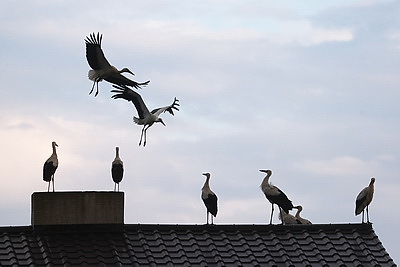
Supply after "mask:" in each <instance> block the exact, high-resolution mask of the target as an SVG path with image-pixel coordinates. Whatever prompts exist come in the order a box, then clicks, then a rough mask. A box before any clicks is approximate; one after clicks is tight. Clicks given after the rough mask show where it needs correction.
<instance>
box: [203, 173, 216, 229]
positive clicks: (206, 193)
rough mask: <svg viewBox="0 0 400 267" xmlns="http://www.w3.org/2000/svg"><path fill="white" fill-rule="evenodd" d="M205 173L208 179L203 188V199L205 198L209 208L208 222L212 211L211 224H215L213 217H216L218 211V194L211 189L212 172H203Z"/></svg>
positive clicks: (204, 200)
mask: <svg viewBox="0 0 400 267" xmlns="http://www.w3.org/2000/svg"><path fill="white" fill-rule="evenodd" d="M203 175H205V176H206V181H205V182H204V185H203V188H202V189H201V199H202V200H203V202H204V205H206V208H207V224H209V223H208V221H209V220H208V216H209V214H210V213H211V224H214V220H213V217H216V216H217V212H218V206H217V202H218V198H217V195H216V194H215V193H214V192H213V191H211V189H210V176H211V174H210V173H208V172H206V173H203Z"/></svg>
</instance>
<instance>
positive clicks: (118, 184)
mask: <svg viewBox="0 0 400 267" xmlns="http://www.w3.org/2000/svg"><path fill="white" fill-rule="evenodd" d="M117 186H118V192H119V183H118V184H117Z"/></svg>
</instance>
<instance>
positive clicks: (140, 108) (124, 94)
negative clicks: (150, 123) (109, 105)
mask: <svg viewBox="0 0 400 267" xmlns="http://www.w3.org/2000/svg"><path fill="white" fill-rule="evenodd" d="M113 87H114V88H117V89H118V90H112V91H111V92H113V93H117V94H115V95H113V96H112V98H114V99H117V98H123V99H125V100H127V101H131V102H132V103H133V104H134V105H135V108H136V110H137V113H138V116H139V118H140V119H144V118H145V117H146V116H147V115H148V114H150V113H149V110H148V109H147V107H146V104H145V103H144V102H143V99H142V97H141V96H140V95H139V94H138V93H136V92H135V91H133V90H132V89H130V88H128V87H126V86H117V85H113Z"/></svg>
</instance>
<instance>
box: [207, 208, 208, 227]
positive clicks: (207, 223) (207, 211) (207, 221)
mask: <svg viewBox="0 0 400 267" xmlns="http://www.w3.org/2000/svg"><path fill="white" fill-rule="evenodd" d="M207 224H208V211H207Z"/></svg>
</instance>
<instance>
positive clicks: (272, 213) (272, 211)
mask: <svg viewBox="0 0 400 267" xmlns="http://www.w3.org/2000/svg"><path fill="white" fill-rule="evenodd" d="M273 215H274V204H272V210H271V219H270V220H269V224H272V216H273Z"/></svg>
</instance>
